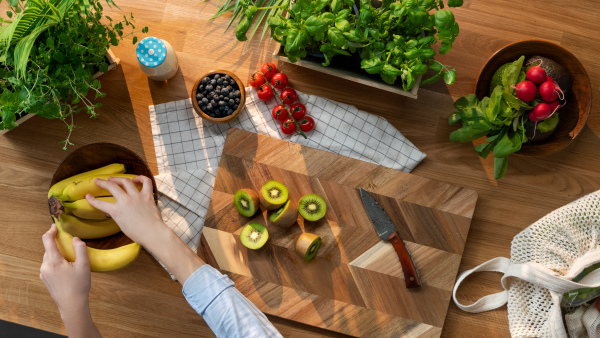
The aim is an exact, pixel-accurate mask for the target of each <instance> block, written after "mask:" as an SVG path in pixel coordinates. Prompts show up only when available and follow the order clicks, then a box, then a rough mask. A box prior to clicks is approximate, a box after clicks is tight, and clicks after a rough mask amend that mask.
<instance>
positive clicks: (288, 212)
mask: <svg viewBox="0 0 600 338" xmlns="http://www.w3.org/2000/svg"><path fill="white" fill-rule="evenodd" d="M297 218H298V209H296V207H295V206H294V205H292V203H291V201H290V200H288V201H287V202H285V204H284V205H283V206H282V207H281V208H279V209H277V210H275V211H273V213H272V214H271V216H269V221H271V223H272V224H274V225H277V226H278V227H281V228H289V227H290V226H292V224H294V223H296V219H297Z"/></svg>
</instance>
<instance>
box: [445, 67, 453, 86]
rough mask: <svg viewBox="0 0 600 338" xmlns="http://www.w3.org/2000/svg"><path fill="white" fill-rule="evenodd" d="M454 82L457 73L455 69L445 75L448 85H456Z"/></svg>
mask: <svg viewBox="0 0 600 338" xmlns="http://www.w3.org/2000/svg"><path fill="white" fill-rule="evenodd" d="M454 81H456V71H455V70H454V69H451V70H449V71H447V72H445V73H444V82H446V84H449V85H451V84H454Z"/></svg>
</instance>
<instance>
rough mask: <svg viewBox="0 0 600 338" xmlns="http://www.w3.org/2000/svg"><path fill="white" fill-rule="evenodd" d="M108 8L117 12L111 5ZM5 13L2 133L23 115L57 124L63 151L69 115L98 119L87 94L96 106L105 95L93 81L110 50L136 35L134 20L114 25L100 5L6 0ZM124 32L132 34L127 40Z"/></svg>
mask: <svg viewBox="0 0 600 338" xmlns="http://www.w3.org/2000/svg"><path fill="white" fill-rule="evenodd" d="M1 1H2V0H0V2H1ZM106 3H107V4H108V5H109V6H115V7H116V5H115V4H114V3H113V2H112V0H106ZM117 8H118V7H117ZM9 9H10V10H9V11H8V12H7V17H8V19H6V18H1V19H0V23H1V24H2V26H0V92H1V94H0V114H1V115H0V116H1V121H0V129H12V128H14V127H16V123H15V121H16V119H17V118H18V117H20V116H21V115H22V114H26V113H32V114H37V115H40V116H42V117H45V118H49V119H60V120H62V121H63V122H65V124H66V125H67V128H68V130H69V133H68V136H67V137H66V140H65V141H63V142H62V143H64V149H66V147H67V145H72V143H71V142H70V141H69V138H70V136H71V132H72V131H73V129H74V128H75V125H74V123H73V115H74V114H76V113H78V112H80V111H86V112H87V113H88V114H89V115H90V116H91V117H96V116H97V114H96V112H95V109H96V108H98V107H100V106H101V104H100V103H94V102H92V99H90V98H88V93H90V92H91V93H92V94H93V95H94V100H95V99H97V98H100V97H104V95H105V94H104V93H102V92H101V91H100V89H101V84H100V82H99V81H98V80H93V79H92V76H93V75H94V74H95V73H96V72H98V71H101V72H106V71H108V64H107V61H106V57H105V54H106V51H107V50H108V48H109V46H110V45H113V46H116V45H118V44H119V42H120V41H122V40H123V39H124V38H125V37H127V36H129V35H132V34H134V33H136V32H135V31H134V30H135V25H134V20H133V16H132V15H129V16H127V15H123V20H122V21H114V20H113V19H112V18H110V17H109V16H104V15H103V14H102V11H103V9H104V8H103V5H102V4H101V2H100V1H99V0H47V1H42V0H25V1H19V0H10V1H9ZM10 19H12V20H10ZM101 19H106V20H108V24H103V23H101V22H100V20H101ZM125 27H129V28H130V30H131V32H130V33H128V34H125V32H124V29H125ZM141 31H142V32H144V33H145V32H147V31H148V28H147V27H145V28H143V29H142V30H141ZM133 42H134V43H135V42H137V38H136V37H134V38H133Z"/></svg>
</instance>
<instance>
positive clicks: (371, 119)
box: [150, 88, 425, 251]
mask: <svg viewBox="0 0 600 338" xmlns="http://www.w3.org/2000/svg"><path fill="white" fill-rule="evenodd" d="M298 97H299V101H300V102H302V103H303V104H304V105H305V106H306V109H307V111H308V115H310V116H312V117H313V118H314V119H315V129H314V130H313V131H312V132H309V133H307V137H308V139H304V138H303V137H302V136H299V135H296V136H291V137H290V136H287V135H285V134H283V133H282V132H281V130H280V123H276V122H275V121H274V119H273V118H272V116H271V111H272V110H273V108H274V107H275V106H276V105H277V101H276V100H275V99H272V100H270V101H268V102H263V101H261V100H259V99H258V96H257V95H256V90H254V89H253V88H246V107H245V108H244V110H243V111H242V112H240V114H239V116H238V118H237V119H235V120H234V121H232V122H230V123H228V124H213V123H209V122H205V121H204V120H202V118H200V117H199V116H198V115H197V114H196V113H195V112H194V108H192V103H191V99H187V100H181V101H174V102H168V103H165V104H159V105H156V106H150V121H151V124H152V135H153V138H154V149H155V151H156V158H157V162H158V171H159V175H158V176H156V177H155V179H156V183H157V187H158V191H159V192H160V199H159V208H160V209H161V212H162V216H163V219H164V220H165V222H166V223H167V225H169V226H170V227H171V228H172V229H174V231H175V232H176V233H177V234H178V235H179V237H181V239H183V241H184V242H186V243H187V244H188V245H189V246H190V247H191V248H192V249H193V250H194V251H196V250H197V248H198V244H199V241H200V233H201V231H202V226H203V224H204V217H205V216H206V212H207V210H208V204H209V201H210V196H211V194H212V187H213V184H214V181H215V177H216V174H217V167H218V165H219V160H220V158H221V153H222V151H223V145H224V144H225V137H226V136H227V130H229V128H240V129H244V130H247V131H252V132H255V133H259V134H263V135H268V136H271V137H274V138H278V139H284V140H287V141H291V142H296V143H299V144H302V145H305V146H309V147H312V148H317V149H321V150H326V151H330V152H333V153H336V154H340V155H344V156H348V157H352V158H355V159H359V160H362V161H366V162H371V163H376V164H379V165H383V166H386V167H390V168H394V169H399V170H402V171H406V172H410V171H412V169H413V168H414V167H415V166H417V164H419V163H420V162H421V161H422V160H423V159H424V158H425V154H424V153H422V152H421V151H420V150H419V149H417V148H416V147H415V146H414V145H413V144H412V143H411V142H410V141H409V140H407V139H406V138H405V137H404V136H403V135H402V134H401V133H400V132H399V131H398V130H397V129H396V128H394V127H393V126H392V125H391V124H390V123H389V122H387V121H386V120H385V119H384V118H382V117H379V116H376V115H372V114H369V113H367V112H364V111H361V110H358V109H357V108H356V107H353V106H349V105H347V104H343V103H340V102H336V101H333V100H329V99H325V98H322V97H318V96H314V95H307V94H303V93H298Z"/></svg>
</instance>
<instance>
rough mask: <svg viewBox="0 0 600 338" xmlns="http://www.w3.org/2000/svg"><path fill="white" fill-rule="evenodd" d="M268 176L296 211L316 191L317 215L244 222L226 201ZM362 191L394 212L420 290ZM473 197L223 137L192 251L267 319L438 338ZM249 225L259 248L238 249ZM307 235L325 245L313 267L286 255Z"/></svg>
mask: <svg viewBox="0 0 600 338" xmlns="http://www.w3.org/2000/svg"><path fill="white" fill-rule="evenodd" d="M309 137H310V136H309ZM392 146H393V145H392ZM272 179H275V180H277V181H279V182H282V183H283V184H285V185H286V186H287V187H288V189H289V196H290V199H291V200H292V203H295V204H297V203H298V201H299V199H300V198H301V197H302V196H303V195H305V194H308V193H317V194H319V195H321V196H322V197H323V198H325V200H326V202H327V213H326V215H325V217H324V218H323V219H321V220H319V221H317V222H308V221H304V220H303V218H302V217H301V216H298V223H297V224H295V225H293V226H292V227H291V228H289V229H285V230H284V229H280V228H277V227H275V226H269V224H268V223H267V213H266V211H265V210H261V212H259V213H257V214H256V215H255V216H254V217H252V218H246V217H243V216H241V215H240V214H239V213H238V212H237V211H236V209H235V207H234V205H233V194H234V193H235V192H236V191H237V190H239V189H243V188H251V189H254V190H256V191H257V192H258V191H259V190H260V187H261V186H262V184H263V183H264V182H266V181H268V180H272ZM358 188H363V189H365V190H367V191H368V192H369V193H370V194H371V195H372V196H373V197H374V198H375V199H376V200H377V201H378V202H379V203H380V204H381V205H382V206H383V208H384V210H385V211H386V212H387V213H388V214H389V215H390V218H391V219H392V221H393V222H394V224H395V225H396V228H397V229H398V231H399V232H400V235H401V236H402V237H403V238H404V240H405V243H406V245H407V248H408V250H409V251H410V252H411V254H412V257H413V260H414V262H415V265H416V267H417V269H418V271H419V273H420V276H421V281H422V284H423V285H422V286H421V287H420V288H418V289H406V288H405V286H404V280H403V274H402V269H401V266H400V262H399V260H398V256H397V255H396V252H395V251H394V249H393V247H392V245H391V244H390V243H388V242H382V241H381V240H380V239H379V237H378V236H377V233H376V232H375V229H374V228H373V226H372V224H371V222H370V220H369V218H368V216H367V214H366V211H365V209H364V207H363V205H362V201H361V198H360V195H359V192H358ZM476 201H477V193H476V192H475V191H473V190H469V189H464V188H461V187H456V186H452V185H449V184H446V183H441V182H438V181H434V180H430V179H426V178H422V177H419V176H416V175H412V174H408V173H405V172H402V171H399V170H393V169H389V168H385V167H382V166H378V165H375V164H371V163H366V162H363V161H359V160H355V159H351V158H348V157H345V156H341V155H336V154H332V153H329V152H325V151H321V150H317V149H313V148H309V147H305V146H300V145H298V144H295V143H290V142H286V141H282V140H277V139H273V138H270V137H267V136H263V135H258V134H254V133H250V132H246V131H242V130H239V129H231V130H230V131H229V134H228V136H227V140H226V142H225V146H224V150H223V155H222V157H221V162H220V164H219V169H218V171H217V178H216V181H215V186H214V190H213V193H212V198H211V202H210V206H209V209H208V213H207V216H206V221H205V224H204V229H203V231H202V239H201V246H200V249H199V251H198V255H199V256H200V257H202V258H203V259H204V260H205V261H206V262H208V263H209V264H211V265H212V266H214V267H215V268H218V269H220V270H221V271H222V272H223V273H226V274H227V275H229V276H230V277H231V279H232V280H233V281H234V282H235V285H236V287H237V289H238V290H240V292H241V293H242V294H244V295H245V296H246V297H248V298H249V299H250V300H251V301H252V302H253V303H254V304H255V305H256V306H257V307H258V308H259V309H260V310H261V311H263V312H265V313H268V314H271V315H274V316H279V317H283V318H287V319H291V320H294V321H298V322H302V323H306V324H309V325H314V326H318V327H321V328H325V329H329V330H333V331H337V332H341V333H345V334H349V335H353V336H379V337H381V336H387V337H399V336H406V337H416V336H422V337H438V336H440V333H441V330H442V326H443V325H444V320H445V317H446V312H447V310H448V305H449V302H450V299H451V293H452V288H453V286H454V281H455V279H456V274H457V271H458V266H459V264H460V260H461V257H462V252H463V248H464V245H465V241H466V239H467V234H468V232H469V227H470V224H471V218H472V216H473V211H474V209H475V203H476ZM251 221H252V222H258V223H262V224H264V225H267V228H268V231H269V240H268V242H267V244H265V246H264V247H263V248H261V249H259V250H249V249H246V248H245V247H244V246H243V245H242V244H241V241H240V238H239V234H240V231H241V228H242V227H243V226H244V225H246V224H247V223H248V222H251ZM304 231H306V232H311V233H315V234H317V235H319V236H321V238H322V239H323V242H322V245H321V248H320V250H319V252H318V256H317V257H316V258H315V259H314V260H313V261H311V262H305V261H304V260H303V259H302V257H300V256H299V255H298V254H297V253H296V252H295V251H294V245H295V242H296V239H297V238H298V236H299V235H300V234H301V233H302V232H304Z"/></svg>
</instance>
